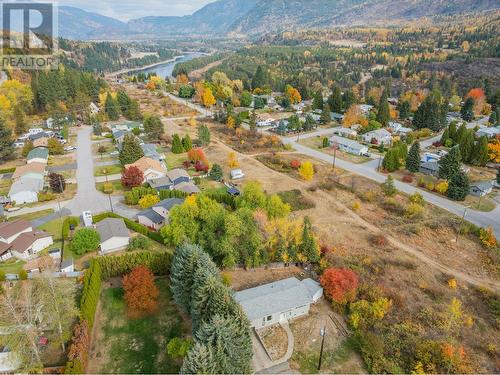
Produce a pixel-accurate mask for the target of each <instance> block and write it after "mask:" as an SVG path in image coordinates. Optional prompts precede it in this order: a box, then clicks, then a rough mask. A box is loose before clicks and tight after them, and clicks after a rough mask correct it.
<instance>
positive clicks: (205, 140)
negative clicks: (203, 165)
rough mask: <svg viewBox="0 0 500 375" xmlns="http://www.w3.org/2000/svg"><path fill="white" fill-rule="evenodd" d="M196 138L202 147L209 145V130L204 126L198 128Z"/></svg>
mask: <svg viewBox="0 0 500 375" xmlns="http://www.w3.org/2000/svg"><path fill="white" fill-rule="evenodd" d="M198 138H199V140H200V142H201V144H202V145H203V146H208V145H209V144H210V129H209V128H208V126H206V125H205V124H203V125H201V126H200V127H199V128H198Z"/></svg>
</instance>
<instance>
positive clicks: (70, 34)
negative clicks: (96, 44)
mask: <svg viewBox="0 0 500 375" xmlns="http://www.w3.org/2000/svg"><path fill="white" fill-rule="evenodd" d="M58 16H59V17H58V23H59V25H58V27H59V30H58V32H59V36H60V37H63V38H66V39H92V38H102V37H104V36H106V35H111V34H118V33H125V32H127V29H128V26H127V24H126V23H124V22H122V21H119V20H117V19H114V18H111V17H106V16H103V15H101V14H98V13H92V12H87V11H85V10H82V9H79V8H75V7H71V6H62V5H61V6H59V7H58Z"/></svg>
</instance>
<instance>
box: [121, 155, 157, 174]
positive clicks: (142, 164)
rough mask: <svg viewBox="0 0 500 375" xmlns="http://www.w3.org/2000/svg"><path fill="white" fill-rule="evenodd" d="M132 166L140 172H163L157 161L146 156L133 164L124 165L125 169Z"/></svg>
mask: <svg viewBox="0 0 500 375" xmlns="http://www.w3.org/2000/svg"><path fill="white" fill-rule="evenodd" d="M132 165H133V166H134V167H137V168H139V169H140V170H141V171H142V172H146V171H147V170H148V169H152V170H154V171H158V172H163V171H164V170H165V168H164V167H163V165H162V164H161V163H160V162H159V161H158V160H154V159H151V158H148V157H147V156H143V157H142V158H140V159H139V160H137V161H136V162H135V163H132V164H127V165H125V168H129V167H130V166H132Z"/></svg>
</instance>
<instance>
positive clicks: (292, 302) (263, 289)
mask: <svg viewBox="0 0 500 375" xmlns="http://www.w3.org/2000/svg"><path fill="white" fill-rule="evenodd" d="M308 285H309V284H308V283H304V282H303V281H300V280H298V279H297V278H295V277H290V278H288V279H284V280H280V281H275V282H273V283H269V284H265V285H261V286H258V287H255V288H250V289H246V290H242V291H240V292H236V293H235V295H234V298H235V300H236V301H237V302H239V303H240V304H241V306H242V307H243V310H244V311H245V313H246V314H247V316H248V319H250V320H255V319H259V318H262V317H265V316H268V315H271V314H275V313H280V312H283V311H287V310H290V309H293V308H297V307H299V306H303V305H308V304H310V303H312V302H313V301H312V296H313V294H311V292H310V291H309V289H308Z"/></svg>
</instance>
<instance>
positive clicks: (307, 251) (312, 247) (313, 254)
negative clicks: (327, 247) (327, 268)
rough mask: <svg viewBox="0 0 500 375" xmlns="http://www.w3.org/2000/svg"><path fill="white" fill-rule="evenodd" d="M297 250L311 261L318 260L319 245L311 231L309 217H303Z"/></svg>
mask: <svg viewBox="0 0 500 375" xmlns="http://www.w3.org/2000/svg"><path fill="white" fill-rule="evenodd" d="M299 252H300V253H301V254H303V255H305V256H306V258H307V260H308V261H309V262H311V263H316V262H317V261H318V260H319V247H318V243H317V242H316V238H315V237H314V234H313V232H312V225H311V220H309V217H307V216H306V217H305V218H304V224H303V230H302V239H301V241H300V245H299Z"/></svg>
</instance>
